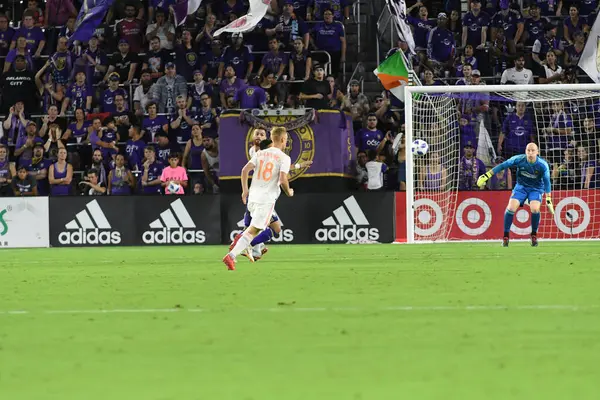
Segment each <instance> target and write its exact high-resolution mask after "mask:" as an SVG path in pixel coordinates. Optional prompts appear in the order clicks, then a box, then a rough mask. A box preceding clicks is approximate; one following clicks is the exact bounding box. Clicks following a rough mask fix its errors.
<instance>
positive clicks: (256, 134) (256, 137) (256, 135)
mask: <svg viewBox="0 0 600 400" xmlns="http://www.w3.org/2000/svg"><path fill="white" fill-rule="evenodd" d="M266 138H267V136H266V135H265V133H264V132H263V131H256V132H254V144H255V145H256V146H258V145H260V142H262V141H263V140H265V139H266Z"/></svg>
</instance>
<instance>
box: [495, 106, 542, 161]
mask: <svg viewBox="0 0 600 400" xmlns="http://www.w3.org/2000/svg"><path fill="white" fill-rule="evenodd" d="M526 109H527V105H526V104H525V103H524V102H517V106H516V112H514V113H511V114H509V115H507V116H506V119H505V120H504V124H503V125H502V132H501V133H500V136H499V137H498V147H497V148H496V150H497V153H498V155H501V154H502V155H504V156H505V157H506V158H510V157H512V156H515V155H517V154H523V153H524V152H525V148H526V147H527V144H529V143H531V142H534V141H535V132H534V128H535V124H534V123H533V122H532V121H531V118H530V117H529V115H527V114H526V112H525V111H526Z"/></svg>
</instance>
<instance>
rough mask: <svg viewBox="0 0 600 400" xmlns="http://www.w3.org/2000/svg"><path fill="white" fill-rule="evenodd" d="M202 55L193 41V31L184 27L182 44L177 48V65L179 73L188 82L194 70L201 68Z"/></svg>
mask: <svg viewBox="0 0 600 400" xmlns="http://www.w3.org/2000/svg"><path fill="white" fill-rule="evenodd" d="M200 64H201V61H200V56H199V55H198V52H197V51H196V48H195V47H194V43H193V42H192V33H191V32H190V31H189V30H187V29H184V30H183V32H181V45H179V46H177V47H176V49H175V65H176V66H177V73H178V74H179V75H181V76H183V77H184V78H185V80H186V82H188V81H191V80H192V78H193V74H194V71H195V70H197V69H198V68H200Z"/></svg>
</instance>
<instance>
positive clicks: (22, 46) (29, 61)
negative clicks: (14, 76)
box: [4, 36, 33, 73]
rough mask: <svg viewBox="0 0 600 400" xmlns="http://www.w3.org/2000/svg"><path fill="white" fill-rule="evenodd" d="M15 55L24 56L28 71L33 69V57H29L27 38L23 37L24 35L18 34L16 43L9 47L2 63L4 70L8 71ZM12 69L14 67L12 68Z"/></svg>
mask: <svg viewBox="0 0 600 400" xmlns="http://www.w3.org/2000/svg"><path fill="white" fill-rule="evenodd" d="M17 56H23V57H25V61H26V69H27V70H28V71H33V58H31V52H30V51H29V49H28V48H27V40H26V39H25V37H24V36H20V37H18V38H17V45H16V47H15V48H14V49H11V50H10V51H9V52H8V54H7V56H6V62H5V63H4V72H5V73H6V72H8V71H9V70H10V69H11V67H12V65H13V63H14V62H15V58H17ZM13 70H14V68H13Z"/></svg>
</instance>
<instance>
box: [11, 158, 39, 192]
mask: <svg viewBox="0 0 600 400" xmlns="http://www.w3.org/2000/svg"><path fill="white" fill-rule="evenodd" d="M11 185H12V190H13V193H14V195H15V196H17V197H23V196H37V195H38V190H37V182H36V181H35V179H34V178H33V177H32V176H31V175H29V174H28V173H27V168H26V167H25V166H24V165H21V166H19V167H18V168H17V176H15V177H14V178H13V179H12V183H11Z"/></svg>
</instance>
